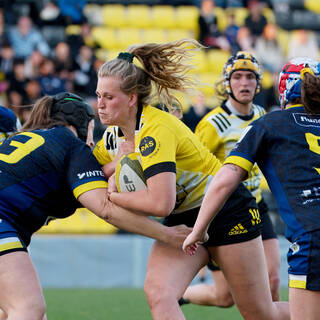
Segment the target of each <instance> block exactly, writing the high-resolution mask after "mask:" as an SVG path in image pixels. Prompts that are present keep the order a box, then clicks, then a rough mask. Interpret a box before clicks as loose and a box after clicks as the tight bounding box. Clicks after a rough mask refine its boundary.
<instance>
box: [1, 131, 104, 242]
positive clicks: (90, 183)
mask: <svg viewBox="0 0 320 320" xmlns="http://www.w3.org/2000/svg"><path fill="white" fill-rule="evenodd" d="M97 188H107V182H106V180H105V178H104V175H103V172H102V171H101V167H100V164H99V163H98V161H97V160H96V159H95V157H94V156H93V154H92V152H91V150H90V148H89V147H88V146H87V145H86V144H85V143H84V142H82V141H81V140H80V139H78V138H76V137H75V135H74V134H73V133H72V132H71V131H70V130H69V129H67V128H65V127H62V126H60V127H55V128H52V129H48V130H34V131H31V132H21V133H18V134H16V135H14V136H12V137H10V138H8V139H7V140H5V141H4V142H3V143H2V144H1V145H0V218H2V219H5V220H6V221H8V222H9V223H11V224H12V225H13V226H14V227H15V228H17V230H18V231H19V232H20V233H21V235H22V237H23V238H24V239H28V238H29V237H30V236H31V235H32V233H34V232H35V231H37V230H38V229H39V228H40V227H41V226H42V225H44V224H45V223H46V222H47V221H49V220H50V219H52V218H64V217H67V216H69V215H71V214H73V213H74V211H75V209H76V208H77V207H78V206H79V203H78V201H77V200H76V198H77V197H79V195H81V194H82V193H84V192H85V191H88V190H92V189H97ZM27 242H28V241H27Z"/></svg>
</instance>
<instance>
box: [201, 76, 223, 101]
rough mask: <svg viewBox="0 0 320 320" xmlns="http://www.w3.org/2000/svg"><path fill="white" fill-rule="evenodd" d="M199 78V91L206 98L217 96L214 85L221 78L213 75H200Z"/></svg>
mask: <svg viewBox="0 0 320 320" xmlns="http://www.w3.org/2000/svg"><path fill="white" fill-rule="evenodd" d="M198 78H199V81H200V83H199V86H198V89H199V91H201V92H202V93H203V94H204V95H205V96H206V97H210V96H213V95H214V94H215V89H214V84H215V83H216V82H217V81H218V80H219V76H218V75H216V74H213V73H211V72H210V73H209V72H207V73H200V74H199V75H198Z"/></svg>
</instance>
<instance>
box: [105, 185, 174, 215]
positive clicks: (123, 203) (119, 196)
mask: <svg viewBox="0 0 320 320" xmlns="http://www.w3.org/2000/svg"><path fill="white" fill-rule="evenodd" d="M110 200H111V201H112V202H113V203H114V204H116V205H118V206H120V207H122V208H125V209H127V210H132V211H135V212H138V213H139V214H141V215H146V216H154V217H166V216H168V215H169V214H170V213H171V212H172V210H173V209H174V202H173V201H172V199H170V198H168V197H161V196H159V195H153V194H152V193H151V192H149V191H148V190H147V189H146V190H141V191H136V192H123V193H111V194H110Z"/></svg>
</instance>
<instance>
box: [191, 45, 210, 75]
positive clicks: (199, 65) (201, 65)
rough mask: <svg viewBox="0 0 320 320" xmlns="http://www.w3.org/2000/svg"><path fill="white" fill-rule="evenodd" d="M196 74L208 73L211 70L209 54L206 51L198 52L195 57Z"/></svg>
mask: <svg viewBox="0 0 320 320" xmlns="http://www.w3.org/2000/svg"><path fill="white" fill-rule="evenodd" d="M193 65H194V67H195V69H194V72H195V73H206V72H208V71H209V70H210V66H209V62H208V57H207V53H206V52H205V51H204V50H199V51H196V52H195V54H194V57H193Z"/></svg>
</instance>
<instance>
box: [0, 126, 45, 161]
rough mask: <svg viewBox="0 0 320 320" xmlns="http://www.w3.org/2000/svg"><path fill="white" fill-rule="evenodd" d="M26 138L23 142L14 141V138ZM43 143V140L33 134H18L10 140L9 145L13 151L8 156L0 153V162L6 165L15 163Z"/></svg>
mask: <svg viewBox="0 0 320 320" xmlns="http://www.w3.org/2000/svg"><path fill="white" fill-rule="evenodd" d="M21 136H27V137H29V138H27V140H26V141H25V142H20V141H18V140H16V139H15V138H16V137H21ZM44 142H45V140H44V138H43V137H41V136H39V135H38V134H35V133H33V132H24V133H19V134H17V135H16V136H14V137H13V138H12V140H11V141H10V143H9V145H10V146H11V147H13V151H12V152H10V153H9V154H5V153H0V160H1V161H4V162H7V163H17V162H18V161H20V160H21V159H22V158H24V157H26V156H27V155H28V154H30V153H31V152H32V151H34V150H35V149H37V148H39V147H40V146H41V145H43V144H44Z"/></svg>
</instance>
